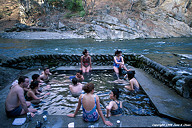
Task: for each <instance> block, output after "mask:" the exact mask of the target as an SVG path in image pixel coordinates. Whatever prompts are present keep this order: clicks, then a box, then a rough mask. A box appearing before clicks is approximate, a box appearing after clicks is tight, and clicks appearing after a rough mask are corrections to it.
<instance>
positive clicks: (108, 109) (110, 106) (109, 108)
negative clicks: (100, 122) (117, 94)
mask: <svg viewBox="0 0 192 128" xmlns="http://www.w3.org/2000/svg"><path fill="white" fill-rule="evenodd" d="M112 107H113V101H111V102H110V103H109V105H108V106H107V107H106V109H107V117H109V113H110V110H111V108H112Z"/></svg>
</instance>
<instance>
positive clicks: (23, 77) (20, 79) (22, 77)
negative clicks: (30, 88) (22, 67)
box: [18, 76, 29, 84]
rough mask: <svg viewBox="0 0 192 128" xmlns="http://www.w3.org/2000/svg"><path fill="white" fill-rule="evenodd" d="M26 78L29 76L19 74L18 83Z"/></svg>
mask: <svg viewBox="0 0 192 128" xmlns="http://www.w3.org/2000/svg"><path fill="white" fill-rule="evenodd" d="M26 78H29V77H27V76H20V77H19V79H18V84H21V82H25V79H26Z"/></svg>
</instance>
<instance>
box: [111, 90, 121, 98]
mask: <svg viewBox="0 0 192 128" xmlns="http://www.w3.org/2000/svg"><path fill="white" fill-rule="evenodd" d="M111 91H112V92H113V95H114V96H116V98H117V99H118V98H119V94H120V93H121V92H120V91H119V89H117V88H113V89H112V90H111Z"/></svg>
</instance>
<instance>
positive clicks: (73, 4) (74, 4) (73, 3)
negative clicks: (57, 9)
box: [64, 0, 84, 12]
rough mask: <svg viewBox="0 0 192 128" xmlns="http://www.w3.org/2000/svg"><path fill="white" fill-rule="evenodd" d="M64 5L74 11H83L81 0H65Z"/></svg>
mask: <svg viewBox="0 0 192 128" xmlns="http://www.w3.org/2000/svg"><path fill="white" fill-rule="evenodd" d="M64 5H65V7H66V8H67V9H69V10H71V11H73V12H76V11H83V10H84V9H83V5H82V0H65V1H64Z"/></svg>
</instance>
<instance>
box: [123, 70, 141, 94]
mask: <svg viewBox="0 0 192 128" xmlns="http://www.w3.org/2000/svg"><path fill="white" fill-rule="evenodd" d="M134 74H135V73H134V72H132V71H128V72H127V77H128V79H129V84H130V85H129V86H125V88H126V89H128V90H129V91H135V92H138V91H139V83H138V81H137V80H136V79H135V77H134Z"/></svg>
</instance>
